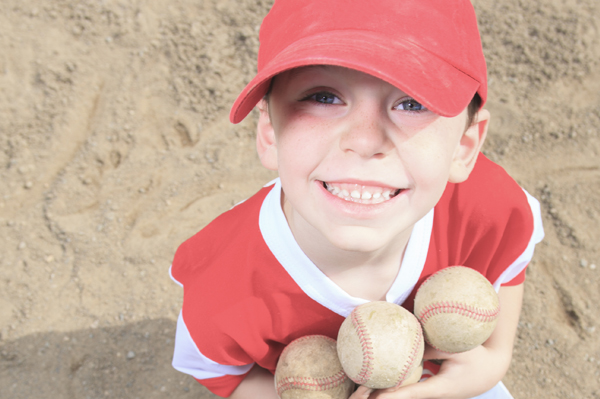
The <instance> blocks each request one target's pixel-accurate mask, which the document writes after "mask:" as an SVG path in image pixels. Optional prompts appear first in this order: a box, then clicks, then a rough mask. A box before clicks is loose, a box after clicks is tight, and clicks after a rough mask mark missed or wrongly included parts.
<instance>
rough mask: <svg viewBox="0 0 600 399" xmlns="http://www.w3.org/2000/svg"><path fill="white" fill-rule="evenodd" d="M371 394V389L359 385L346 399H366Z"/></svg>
mask: <svg viewBox="0 0 600 399" xmlns="http://www.w3.org/2000/svg"><path fill="white" fill-rule="evenodd" d="M371 393H373V389H371V388H367V387H365V386H362V385H361V386H359V387H358V389H357V390H356V391H354V393H353V394H352V395H351V396H350V397H349V398H348V399H368V397H369V395H371Z"/></svg>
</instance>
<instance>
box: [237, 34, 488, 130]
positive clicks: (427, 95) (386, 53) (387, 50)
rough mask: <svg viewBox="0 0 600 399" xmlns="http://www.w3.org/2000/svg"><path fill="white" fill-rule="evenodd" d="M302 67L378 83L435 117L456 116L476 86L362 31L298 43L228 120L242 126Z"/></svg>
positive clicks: (266, 70)
mask: <svg viewBox="0 0 600 399" xmlns="http://www.w3.org/2000/svg"><path fill="white" fill-rule="evenodd" d="M307 65H337V66H342V67H347V68H351V69H355V70H358V71H361V72H364V73H367V74H369V75H372V76H375V77H377V78H380V79H382V80H384V81H386V82H388V83H390V84H391V85H393V86H395V87H397V88H399V89H400V90H402V91H404V92H405V93H407V94H409V95H410V96H413V97H414V98H415V99H416V100H417V101H419V102H420V103H421V104H423V105H425V106H426V107H427V108H428V109H430V110H431V111H433V112H435V113H436V114H439V115H442V116H447V117H452V116H456V115H458V114H460V113H461V112H462V111H463V110H464V109H465V108H466V107H467V105H468V104H469V102H470V101H471V99H472V98H473V96H474V95H475V93H476V92H477V90H478V88H479V86H480V82H478V81H477V80H475V79H473V78H472V77H471V76H469V75H468V74H466V73H465V72H463V71H461V70H460V69H458V68H456V67H455V66H453V65H451V64H449V63H448V62H446V61H444V60H443V59H441V58H439V57H438V56H436V55H435V54H433V53H431V52H429V51H427V50H425V49H423V48H422V47H420V46H417V45H415V44H414V43H412V42H411V41H410V39H406V40H390V39H389V38H382V37H380V36H378V35H376V34H374V33H371V32H366V31H335V32H327V33H326V34H321V35H314V36H310V37H306V38H304V39H302V40H299V41H297V42H295V43H294V44H292V45H291V46H289V47H287V48H286V49H284V50H283V51H281V52H280V53H279V54H278V55H277V56H276V57H274V58H273V59H272V60H271V61H270V62H269V63H268V64H267V65H265V66H264V67H263V68H261V70H260V71H259V72H258V73H257V75H256V76H255V77H254V79H252V81H251V82H250V83H249V84H248V85H247V86H246V87H245V88H244V90H243V91H242V92H241V93H240V95H239V96H238V98H237V99H236V101H235V103H234V104H233V107H232V109H231V113H230V115H229V119H230V120H231V122H232V123H239V122H241V121H242V120H243V119H244V118H245V117H246V116H247V115H248V114H249V113H250V111H252V109H253V108H254V107H255V106H256V104H257V103H258V102H259V101H260V99H261V98H263V97H264V95H265V94H266V93H267V90H268V88H269V84H270V81H271V78H273V77H274V76H275V75H277V74H279V73H281V72H283V71H286V70H289V69H293V68H298V67H301V66H307Z"/></svg>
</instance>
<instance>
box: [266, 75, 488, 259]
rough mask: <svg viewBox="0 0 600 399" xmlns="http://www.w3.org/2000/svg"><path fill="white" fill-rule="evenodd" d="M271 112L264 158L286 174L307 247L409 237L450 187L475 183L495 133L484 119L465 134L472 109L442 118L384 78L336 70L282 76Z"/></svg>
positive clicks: (370, 246) (351, 247) (295, 220)
mask: <svg viewBox="0 0 600 399" xmlns="http://www.w3.org/2000/svg"><path fill="white" fill-rule="evenodd" d="M266 108H267V106H266V104H264V103H263V104H262V105H261V112H260V120H259V124H258V150H259V155H260V157H261V160H262V162H263V164H264V165H265V166H266V167H268V168H270V169H274V170H278V172H279V176H280V177H281V184H282V187H283V192H284V203H283V208H284V212H285V215H286V218H287V220H288V223H289V224H290V228H291V230H292V232H293V233H294V236H295V238H296V239H297V240H298V242H299V244H300V246H301V247H302V246H303V243H304V244H309V245H311V242H312V243H315V242H316V243H322V244H323V245H325V247H326V246H327V245H333V248H337V249H342V250H348V251H360V252H374V251H375V252H376V251H379V250H385V249H386V248H389V246H390V245H392V246H393V245H396V244H398V243H401V242H404V243H405V242H406V240H407V239H408V237H409V236H410V233H411V231H412V227H413V225H414V224H415V223H416V222H417V221H418V220H419V219H421V218H422V217H423V216H424V215H425V214H427V213H428V212H429V211H430V210H431V209H432V208H433V207H434V206H435V204H436V203H437V202H438V200H439V198H440V197H441V195H442V193H443V191H444V188H445V187H446V183H447V182H448V181H453V182H459V181H462V180H464V179H466V176H468V173H469V172H470V170H471V168H472V166H470V165H467V163H468V162H473V163H474V160H472V158H473V157H476V156H477V153H478V151H479V148H480V146H481V143H482V142H483V136H484V134H485V133H484V132H483V133H480V132H479V130H478V126H477V125H476V126H474V127H471V128H470V129H467V130H466V132H467V133H465V129H466V121H467V115H466V111H463V113H461V114H460V115H458V116H456V117H452V118H446V117H441V116H439V115H437V114H434V113H433V112H431V111H428V110H427V109H425V108H424V107H423V106H421V105H420V104H419V103H418V102H417V101H415V100H414V99H412V98H411V97H410V96H409V95H407V94H406V93H404V92H402V91H401V90H399V89H398V88H396V87H394V86H392V85H390V84H388V83H386V82H384V81H382V80H379V79H378V78H375V77H373V76H371V75H368V74H365V73H362V72H359V71H356V70H352V69H347V68H342V67H336V66H310V67H303V68H298V69H295V70H292V71H287V72H285V73H282V74H280V75H278V76H277V77H276V79H275V80H274V82H273V86H272V90H271V93H270V97H269V104H268V110H267V109H266ZM486 116H487V114H485V113H484V118H486V119H487V117H486ZM466 169H468V170H466Z"/></svg>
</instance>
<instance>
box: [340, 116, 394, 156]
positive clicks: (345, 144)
mask: <svg viewBox="0 0 600 399" xmlns="http://www.w3.org/2000/svg"><path fill="white" fill-rule="evenodd" d="M385 118H386V115H385V112H384V111H382V110H381V109H378V108H376V107H369V108H367V107H363V109H361V110H357V111H356V112H353V113H352V115H348V116H347V120H346V123H345V124H344V125H343V131H342V133H341V137H340V148H341V149H342V151H344V152H354V153H356V154H357V155H360V156H361V157H365V158H371V157H383V156H384V155H385V154H386V153H387V152H388V151H389V150H390V149H391V148H392V146H393V143H392V142H391V140H390V138H389V135H388V132H387V130H386V125H385Z"/></svg>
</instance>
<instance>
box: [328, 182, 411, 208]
mask: <svg viewBox="0 0 600 399" xmlns="http://www.w3.org/2000/svg"><path fill="white" fill-rule="evenodd" d="M323 186H324V187H325V188H326V189H327V191H329V192H330V193H331V194H333V195H335V196H337V197H339V198H341V199H344V200H346V201H352V202H358V203H363V204H379V203H381V202H385V201H388V200H390V199H392V198H394V197H395V196H396V195H398V194H399V193H400V191H402V190H401V189H398V190H390V189H383V188H381V187H372V186H370V187H367V186H361V185H358V184H347V183H342V184H338V185H333V184H329V183H325V182H323Z"/></svg>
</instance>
